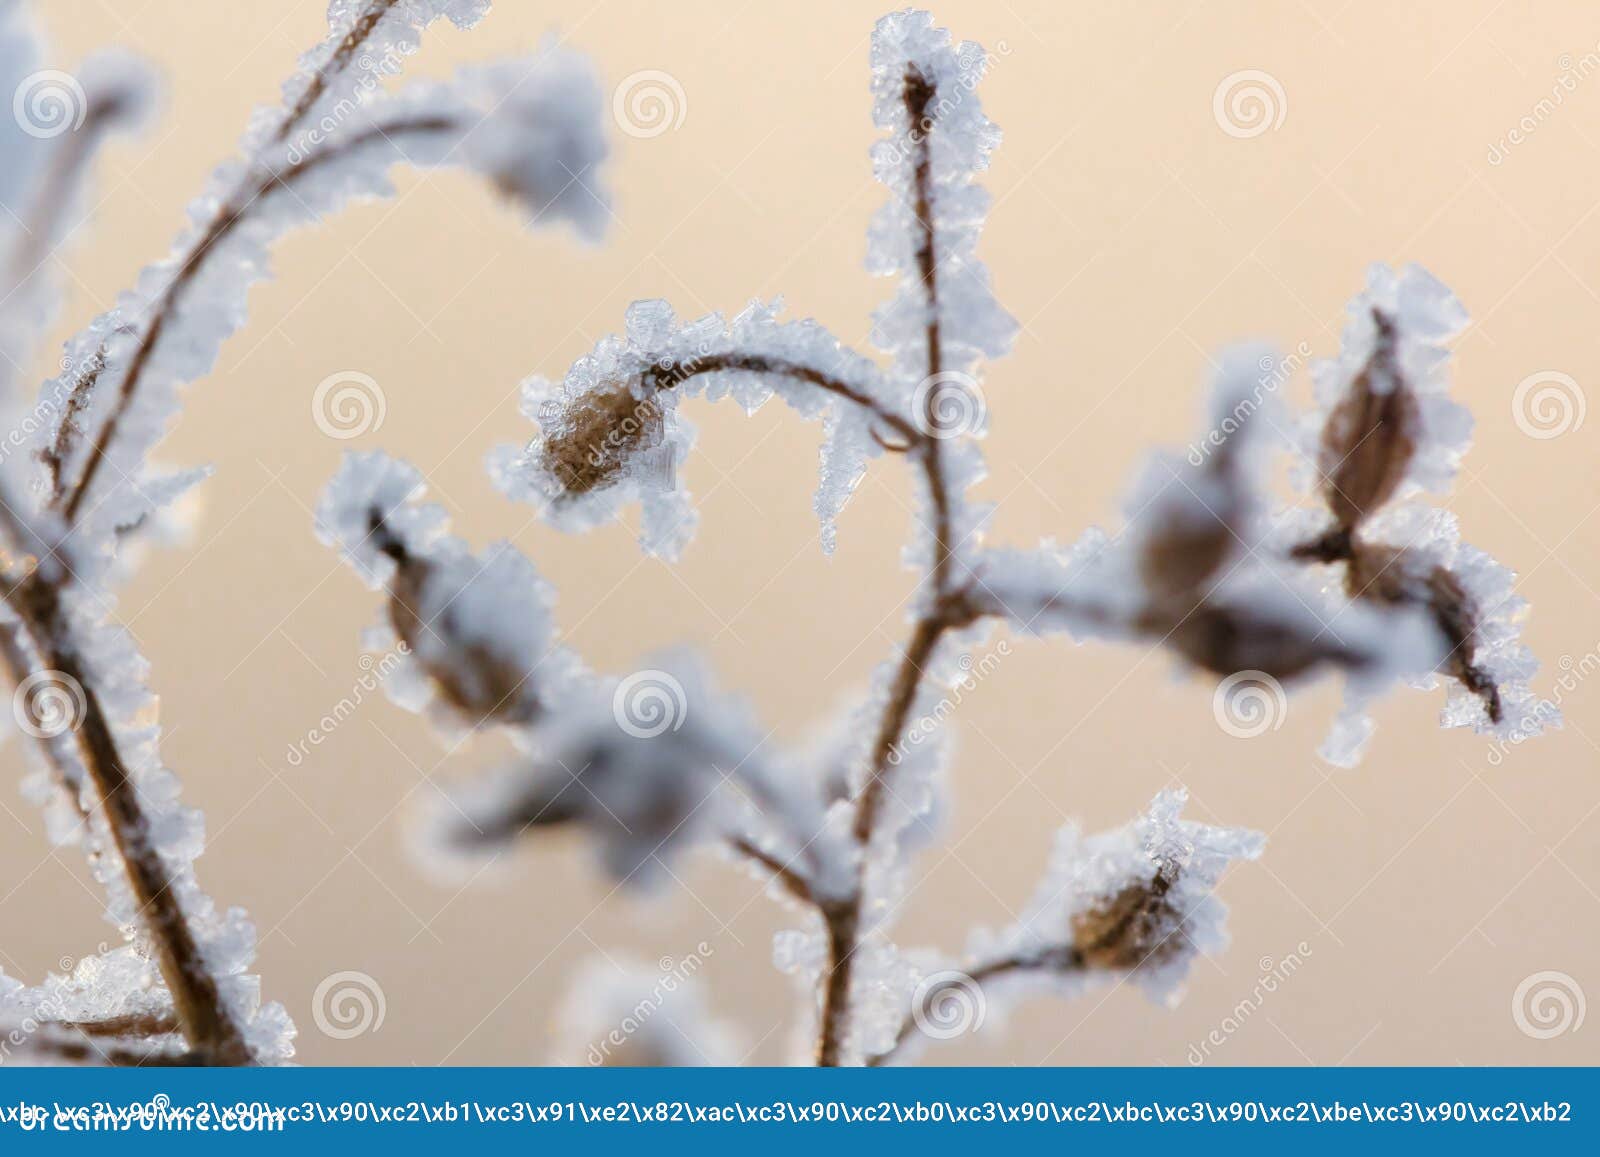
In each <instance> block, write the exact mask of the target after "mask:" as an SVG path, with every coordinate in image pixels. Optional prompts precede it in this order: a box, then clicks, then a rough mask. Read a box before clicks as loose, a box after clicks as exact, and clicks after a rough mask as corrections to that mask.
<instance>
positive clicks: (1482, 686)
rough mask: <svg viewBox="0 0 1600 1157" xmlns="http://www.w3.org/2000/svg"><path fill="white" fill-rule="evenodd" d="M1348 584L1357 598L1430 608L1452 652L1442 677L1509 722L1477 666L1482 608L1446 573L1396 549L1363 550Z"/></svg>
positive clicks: (1494, 717) (1355, 555)
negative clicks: (1453, 682) (1457, 681)
mask: <svg viewBox="0 0 1600 1157" xmlns="http://www.w3.org/2000/svg"><path fill="white" fill-rule="evenodd" d="M1345 583H1346V587H1347V589H1348V591H1349V593H1350V596H1351V597H1352V598H1364V599H1371V600H1374V601H1378V602H1385V603H1391V604H1405V605H1410V606H1418V607H1426V608H1427V610H1428V613H1429V615H1431V616H1432V618H1433V621H1434V624H1435V625H1436V626H1437V627H1438V628H1439V633H1440V634H1441V635H1443V636H1444V642H1445V646H1446V647H1447V648H1448V650H1447V651H1446V653H1445V654H1444V656H1443V657H1442V658H1441V660H1440V661H1439V665H1438V668H1437V669H1438V671H1439V673H1440V674H1442V675H1449V676H1450V677H1451V678H1454V679H1459V680H1460V681H1461V683H1462V684H1463V685H1464V686H1465V687H1466V688H1467V689H1468V690H1469V691H1471V692H1472V693H1473V694H1474V695H1476V696H1478V698H1479V699H1481V700H1482V701H1483V709H1484V713H1485V714H1486V715H1488V717H1489V721H1490V722H1491V723H1500V722H1502V721H1503V720H1504V716H1505V709H1504V705H1503V704H1502V703H1501V700H1500V689H1499V687H1497V686H1495V682H1494V680H1493V679H1492V678H1491V677H1490V675H1489V673H1488V672H1487V671H1485V670H1484V669H1483V668H1482V667H1480V666H1478V664H1477V633H1478V628H1477V624H1478V619H1479V610H1478V606H1477V604H1476V602H1475V601H1474V600H1473V598H1472V596H1471V595H1470V594H1468V593H1467V590H1466V588H1465V587H1463V586H1462V585H1461V581H1460V580H1459V579H1458V578H1456V576H1455V575H1453V574H1451V573H1450V571H1449V570H1448V569H1447V568H1445V567H1442V566H1433V565H1431V564H1429V565H1427V566H1419V565H1417V564H1415V563H1414V562H1412V560H1411V556H1410V555H1409V554H1408V553H1407V552H1406V551H1403V550H1400V549H1398V548H1396V547H1388V546H1367V545H1364V544H1363V545H1357V546H1356V547H1355V548H1354V550H1353V551H1352V553H1351V558H1350V566H1349V570H1348V571H1347V572H1346V575H1345Z"/></svg>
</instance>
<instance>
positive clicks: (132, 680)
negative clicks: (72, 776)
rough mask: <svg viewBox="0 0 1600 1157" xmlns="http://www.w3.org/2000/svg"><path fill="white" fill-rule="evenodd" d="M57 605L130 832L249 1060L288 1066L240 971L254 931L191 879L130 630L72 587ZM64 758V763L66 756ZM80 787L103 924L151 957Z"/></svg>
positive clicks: (144, 667)
mask: <svg viewBox="0 0 1600 1157" xmlns="http://www.w3.org/2000/svg"><path fill="white" fill-rule="evenodd" d="M62 600H63V606H64V609H65V612H66V615H67V619H68V624H69V634H70V637H71V638H72V639H73V640H74V641H75V646H76V648H77V650H78V653H79V654H80V656H81V658H82V660H83V664H84V668H85V673H86V675H87V676H88V679H89V681H90V682H91V683H92V685H93V686H94V688H95V690H96V693H97V695H98V698H99V702H100V704H101V706H102V707H103V709H104V710H105V712H106V715H107V719H108V722H109V723H110V725H111V728H112V732H113V735H114V738H115V741H116V744H117V751H118V753H119V755H120V757H121V760H122V764H123V768H124V770H125V772H126V774H127V776H128V781H129V784H128V788H127V790H130V791H134V792H137V794H138V798H139V803H140V809H141V811H142V813H143V815H144V818H145V827H144V829H143V830H142V831H141V832H136V833H133V834H134V836H135V838H142V839H144V840H146V841H148V843H149V844H150V845H151V846H153V847H154V848H155V849H156V850H157V851H158V852H159V854H160V857H161V860H162V862H163V863H164V865H165V866H166V870H167V872H168V875H169V878H170V883H169V891H170V892H171V893H172V894H173V895H174V896H176V897H177V899H178V901H179V903H180V904H181V905H182V908H183V911H184V914H185V916H186V917H187V919H188V923H189V927H190V928H191V930H192V931H193V933H194V937H195V940H196V943H197V944H198V945H199V948H200V951H201V954H202V956H203V957H204V960H205V963H206V965H207V966H208V967H209V968H210V970H211V972H212V974H213V975H214V977H215V978H216V982H217V987H218V989H219V991H220V992H221V995H222V998H223V1000H224V1002H225V1003H226V1004H227V1006H228V1008H229V1009H230V1010H231V1012H232V1014H233V1016H234V1018H235V1020H236V1022H237V1023H238V1024H239V1025H240V1026H241V1028H242V1029H243V1030H244V1035H245V1039H246V1042H247V1043H248V1044H249V1046H250V1047H251V1049H252V1051H253V1052H254V1054H255V1056H256V1058H257V1060H258V1061H260V1062H261V1063H266V1064H271V1063H276V1062H280V1061H284V1060H287V1059H288V1058H289V1057H290V1056H292V1055H293V1052H294V1050H293V1047H292V1044H291V1042H292V1040H293V1037H294V1026H293V1024H291V1023H290V1021H289V1018H288V1014H287V1013H286V1012H285V1011H284V1009H283V1007H282V1006H281V1005H279V1004H277V1003H271V1004H266V1005H263V1004H262V1003H261V992H260V981H259V980H258V979H257V978H256V977H254V976H251V975H247V974H246V972H245V970H246V969H247V968H248V967H249V965H250V964H251V962H252V961H253V960H254V958H255V930H254V928H253V927H252V926H251V924H250V921H249V919H248V918H247V917H246V915H245V913H244V912H243V910H242V909H239V908H229V909H227V910H225V911H223V910H219V909H218V908H217V907H216V905H215V904H214V903H213V902H212V900H211V898H210V897H209V896H208V895H206V893H205V892H203V891H202V890H201V888H200V885H199V883H198V881H197V879H196V877H195V871H194V861H195V860H196V858H198V856H199V855H200V853H201V851H202V850H203V848H204V844H205V831H204V828H205V825H204V822H203V820H202V818H201V816H200V813H199V812H197V811H195V810H194V809H192V808H187V807H184V806H183V805H182V803H181V802H180V800H179V784H178V779H177V777H176V776H175V775H174V774H173V773H172V772H171V771H169V770H167V768H166V767H165V766H163V764H162V762H161V759H160V754H159V751H158V750H157V744H158V741H159V739H160V734H161V731H160V726H159V724H158V717H159V712H158V709H157V702H156V699H155V696H154V695H152V694H151V693H150V691H149V689H148V685H147V676H148V670H149V665H148V663H146V661H145V659H144V657H143V656H142V655H140V654H139V653H138V651H137V650H136V649H135V648H134V646H133V642H132V639H131V637H130V636H129V635H128V633H127V632H126V631H124V630H122V629H121V628H120V627H117V626H115V625H113V624H112V623H110V622H109V621H108V620H107V619H106V618H105V615H107V614H108V613H109V612H110V609H111V608H110V607H109V606H106V605H104V604H101V605H92V603H91V600H90V598H89V597H88V596H87V595H86V594H83V593H80V592H77V591H75V590H72V589H68V590H67V591H65V592H64V593H63V595H62ZM67 758H68V761H69V763H70V760H71V757H70V756H68V757H67ZM78 782H79V783H80V784H82V785H83V786H82V790H81V799H80V805H81V806H82V807H83V809H84V810H85V811H86V812H87V813H88V815H89V825H88V830H87V831H86V832H85V833H84V840H85V842H86V843H87V844H88V850H89V851H90V852H91V857H90V864H91V868H92V870H93V872H94V875H95V877H96V879H97V880H99V881H100V883H101V884H102V886H103V887H104V888H105V889H106V892H107V896H108V900H107V910H106V916H107V919H108V920H110V921H111V923H112V924H114V925H116V926H117V927H119V928H120V929H122V931H123V934H124V935H125V936H129V937H130V938H132V939H133V940H134V942H135V943H136V944H139V945H141V949H140V951H141V952H142V953H143V954H145V955H149V954H150V947H149V945H148V943H146V938H145V936H144V934H143V932H142V931H141V930H140V925H139V919H138V913H137V911H136V906H135V903H134V899H133V896H132V894H131V892H130V891H129V888H128V883H127V878H126V875H125V869H124V867H123V864H122V861H121V858H120V857H119V856H118V855H117V853H116V848H115V843H114V842H113V840H112V838H111V834H110V832H109V830H108V829H107V827H106V820H105V814H104V811H103V809H102V808H100V807H99V800H98V797H97V794H96V793H95V791H94V789H93V788H92V786H89V785H88V782H87V779H86V777H83V776H82V774H81V772H80V773H79V779H78Z"/></svg>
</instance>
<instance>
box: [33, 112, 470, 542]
mask: <svg viewBox="0 0 1600 1157" xmlns="http://www.w3.org/2000/svg"><path fill="white" fill-rule="evenodd" d="M459 127H460V126H459V125H458V123H457V122H456V121H455V120H454V119H453V118H451V117H447V116H423V117H414V118H408V119H406V120H397V121H391V122H389V123H387V124H383V125H374V126H372V127H371V128H367V129H363V130H362V131H361V132H359V133H356V134H354V135H352V136H351V138H350V139H349V140H347V141H344V142H342V143H341V144H339V145H337V146H333V147H329V148H327V149H324V150H322V151H321V152H318V153H313V154H311V155H310V156H308V157H305V158H303V159H302V160H301V161H300V162H299V163H298V164H296V165H294V166H293V167H292V168H290V169H288V170H287V171H284V172H281V173H280V172H276V171H274V172H270V173H266V174H257V175H256V176H255V178H254V180H253V183H247V184H246V185H245V186H244V188H243V190H242V191H241V192H240V193H239V194H238V195H236V196H235V197H234V198H232V199H230V200H228V201H226V202H224V204H223V205H222V207H221V208H219V209H218V210H217V212H216V214H215V215H214V216H213V217H212V218H211V221H210V223H209V224H207V226H206V228H205V229H204V230H203V231H202V232H201V234H200V236H199V238H198V239H197V240H196V241H195V243H194V245H193V246H192V247H191V248H190V250H189V252H188V253H187V254H186V255H185V256H184V258H183V260H182V262H181V263H180V264H179V266H178V270H177V272H176V273H174V274H173V275H172V279H171V280H170V281H168V282H167V284H166V286H165V287H164V288H163V289H162V291H161V293H160V294H159V295H158V296H157V298H156V300H155V303H154V304H153V305H152V307H151V310H150V315H149V320H148V321H147V322H146V323H145V325H144V328H143V330H142V332H141V333H140V336H139V341H138V344H137V345H136V346H135V347H134V350H133V353H132V355H131V356H130V358H129V361H128V368H127V370H126V371H125V372H124V373H123V374H122V378H121V381H120V383H119V385H118V389H117V397H116V401H115V402H114V403H113V405H112V408H111V412H110V413H109V414H107V415H106V420H105V422H104V423H103V424H102V425H101V427H100V430H99V433H98V434H97V435H96V437H95V441H94V444H93V446H92V447H91V448H90V450H89V453H88V458H87V459H86V460H85V462H84V464H83V470H82V473H81V474H80V475H79V477H78V480H77V482H76V484H74V485H73V486H72V487H71V488H70V489H68V488H65V487H64V486H63V485H62V484H61V483H59V482H58V484H57V486H56V488H55V490H54V492H53V493H52V495H51V501H50V505H51V506H52V508H53V509H56V510H59V511H60V512H61V513H62V515H63V516H64V517H65V518H66V520H67V521H68V522H69V523H71V522H76V521H77V519H78V516H79V514H80V513H81V511H82V508H83V503H84V500H85V499H86V498H87V497H88V494H89V490H90V487H91V486H93V484H94V480H95V476H96V474H98V473H99V470H100V464H101V462H103V461H104V460H105V458H106V455H107V452H108V451H109V449H110V447H111V445H112V443H113V442H114V441H115V440H116V437H117V433H118V430H119V429H120V427H121V424H122V421H123V419H124V417H126V415H127V412H128V409H129V407H130V406H131V405H132V404H133V399H134V396H135V395H136V394H137V393H138V390H139V384H140V382H141V380H142V378H143V375H144V371H145V368H146V367H147V366H148V364H149V362H150V358H151V356H152V354H153V353H154V352H155V349H156V346H157V345H158V344H159V342H160V341H161V337H162V334H163V333H164V332H165V330H166V327H167V324H168V322H169V321H170V320H171V319H172V317H173V316H174V315H175V314H176V312H177V305H178V303H179V301H180V300H181V298H182V296H183V293H184V291H185V290H186V289H188V287H189V286H190V285H191V284H193V282H194V280H195V278H196V276H197V275H198V274H199V272H200V270H201V269H202V268H204V266H205V262H206V259H207V258H208V257H209V256H210V255H211V254H212V252H213V251H214V250H215V249H216V247H217V245H218V244H219V243H220V242H222V241H223V240H225V239H226V238H227V237H228V236H229V234H231V233H232V232H233V231H234V229H235V228H236V227H237V226H238V225H239V223H240V222H241V221H242V220H244V219H245V217H246V216H247V215H248V214H249V212H250V210H251V209H252V208H253V207H254V206H255V205H256V203H257V202H258V201H259V200H261V199H262V198H263V197H266V196H268V195H269V194H270V193H272V192H273V191H274V190H275V189H278V188H280V187H281V188H283V189H289V188H292V187H293V185H294V184H295V183H296V182H297V181H299V180H301V179H303V178H304V177H305V175H306V174H307V173H311V172H316V171H318V170H320V169H323V168H325V167H326V166H328V165H329V164H332V163H335V162H337V161H339V160H342V159H344V158H346V157H349V156H352V155H354V154H355V153H357V152H359V151H361V150H362V149H365V148H367V147H369V146H371V145H374V144H377V143H379V142H391V143H392V142H394V141H396V140H398V139H401V138H404V137H409V136H421V135H429V134H433V133H439V132H448V131H450V130H452V129H456V128H459ZM97 376H98V375H97ZM90 385H91V386H92V383H90ZM81 387H82V383H81V382H80V383H79V384H78V385H76V386H74V390H73V393H74V394H77V393H78V392H79V390H80V388H81ZM67 404H68V407H69V408H70V407H71V406H72V404H73V403H72V400H71V399H70V398H69V400H68V403H67ZM59 452H60V451H59V448H58V453H59Z"/></svg>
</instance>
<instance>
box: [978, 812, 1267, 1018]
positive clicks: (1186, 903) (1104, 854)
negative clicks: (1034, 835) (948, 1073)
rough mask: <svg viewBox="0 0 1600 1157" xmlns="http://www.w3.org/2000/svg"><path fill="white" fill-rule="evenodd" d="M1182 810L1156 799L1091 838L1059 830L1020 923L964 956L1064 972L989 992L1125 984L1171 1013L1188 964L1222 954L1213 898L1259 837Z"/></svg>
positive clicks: (1034, 973)
mask: <svg viewBox="0 0 1600 1157" xmlns="http://www.w3.org/2000/svg"><path fill="white" fill-rule="evenodd" d="M1187 801H1188V793H1187V792H1185V791H1182V790H1176V791H1163V792H1161V793H1160V794H1159V795H1157V796H1156V797H1155V799H1154V800H1152V801H1151V803H1150V807H1149V808H1148V809H1147V810H1146V811H1145V812H1144V814H1143V815H1141V816H1139V817H1138V818H1137V819H1135V820H1134V821H1133V822H1132V823H1130V824H1128V825H1126V826H1124V827H1121V828H1117V829H1114V830H1112V831H1109V832H1101V833H1099V834H1096V835H1092V836H1086V835H1084V834H1083V833H1082V832H1081V831H1080V830H1079V829H1078V828H1077V826H1076V825H1073V824H1068V825H1067V826H1066V827H1064V828H1062V829H1061V831H1060V833H1059V834H1058V835H1057V837H1056V842H1055V846H1054V848H1053V849H1052V850H1051V853H1050V860H1049V865H1048V867H1047V868H1046V869H1045V875H1044V878H1043V879H1042V880H1041V881H1040V883H1039V885H1038V887H1037V888H1036V889H1035V891H1034V895H1033V898H1032V900H1031V901H1030V902H1029V903H1028V905H1027V907H1026V908H1025V909H1024V911H1023V914H1022V916H1021V918H1020V919H1018V921H1017V922H1016V923H1015V924H1014V925H1012V926H1011V927H1009V928H1007V929H1005V930H1003V931H1001V932H999V933H980V934H978V935H976V936H975V937H974V940H973V943H972V945H971V946H970V950H969V955H970V956H971V958H972V959H973V960H975V961H979V962H983V961H998V960H1011V959H1015V960H1021V961H1034V960H1043V961H1047V962H1048V961H1052V960H1059V959H1068V960H1071V961H1073V962H1074V963H1073V966H1072V967H1069V968H1060V967H1058V966H1054V965H1047V966H1045V967H1039V968H1022V969H1017V970H1015V971H1013V972H1008V973H1006V974H1004V975H1005V979H1004V980H1000V981H999V982H998V983H996V982H991V984H994V987H995V988H996V990H998V991H1000V992H1002V993H1003V992H1004V991H1005V990H1006V989H1007V988H1008V987H1010V985H1011V982H1012V980H1015V981H1017V982H1018V985H1019V986H1020V987H1022V988H1027V987H1029V986H1030V985H1031V986H1034V987H1037V986H1043V987H1046V988H1051V989H1057V990H1063V989H1064V990H1065V992H1066V994H1067V995H1072V994H1075V993H1076V992H1077V991H1080V990H1081V989H1082V987H1083V986H1084V985H1085V984H1086V983H1091V982H1093V981H1094V980H1096V979H1099V978H1104V977H1107V976H1119V975H1127V976H1129V977H1130V978H1131V980H1132V981H1133V983H1135V984H1137V985H1139V986H1140V987H1141V988H1143V989H1144V990H1145V991H1146V992H1147V993H1148V994H1149V995H1150V997H1151V999H1153V1000H1156V1001H1160V1002H1162V1003H1167V1004H1171V1003H1174V1002H1175V1001H1176V999H1177V998H1178V996H1179V995H1180V992H1181V985H1182V982H1183V979H1184V977H1185V976H1186V975H1187V973H1188V970H1189V966H1190V964H1191V963H1192V962H1193V960H1194V957H1195V955H1196V954H1197V953H1201V952H1205V953H1214V952H1219V951H1221V950H1222V949H1223V948H1225V947H1226V946H1227V943H1228V936H1227V931H1226V928H1225V924H1224V920H1225V917H1226V915H1227V906H1226V905H1225V904H1223V903H1222V901H1221V900H1219V899H1217V897H1216V895H1215V892H1216V888H1217V884H1218V882H1219V881H1220V880H1221V879H1222V876H1223V873H1224V872H1226V871H1227V869H1228V867H1229V865H1231V864H1233V863H1235V862H1237V861H1240V860H1254V859H1256V858H1257V857H1259V856H1260V854H1261V850H1262V848H1263V847H1264V846H1265V838H1264V837H1263V836H1262V835H1261V833H1259V832H1253V831H1248V830H1246V829H1243V828H1223V827H1214V826H1212V825H1209V824H1202V823H1195V822H1194V821H1192V820H1185V819H1183V818H1181V813H1182V811H1183V807H1184V804H1185V803H1186V802H1187ZM1061 949H1066V950H1068V951H1067V953H1066V954H1064V955H1063V954H1062V953H1061V952H1060V951H1059V950H1061Z"/></svg>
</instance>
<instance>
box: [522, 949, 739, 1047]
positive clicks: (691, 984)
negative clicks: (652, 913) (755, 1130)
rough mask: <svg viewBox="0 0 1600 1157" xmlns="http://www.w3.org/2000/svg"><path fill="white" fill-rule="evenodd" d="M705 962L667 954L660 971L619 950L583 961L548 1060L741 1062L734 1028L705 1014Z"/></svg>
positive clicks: (564, 1008) (566, 1003)
mask: <svg viewBox="0 0 1600 1157" xmlns="http://www.w3.org/2000/svg"><path fill="white" fill-rule="evenodd" d="M700 947H701V948H702V949H704V948H706V947H707V946H706V945H703V944H702V945H701V946H700ZM703 963H704V962H703V960H702V959H701V957H700V956H699V955H694V956H688V957H685V958H684V959H683V960H681V961H672V960H671V959H670V958H663V960H662V961H661V966H660V967H657V968H652V967H650V966H648V965H646V964H645V963H644V962H643V961H640V960H636V959H634V958H631V957H623V958H621V959H617V958H616V956H615V955H614V954H608V955H607V956H604V957H594V958H591V959H589V960H587V961H585V962H584V963H583V964H582V965H581V966H580V969H579V972H578V974H577V976H576V977H575V978H574V980H573V984H572V989H571V992H570V993H569V995H568V997H567V999H566V1002H565V1003H564V1005H563V1007H562V1010H561V1013H560V1019H559V1021H558V1024H557V1027H556V1045H555V1047H554V1049H553V1050H552V1052H551V1056H550V1062H551V1063H552V1064H558V1065H610V1066H624V1067H648V1068H656V1067H686V1068H689V1067H700V1066H704V1065H734V1064H738V1063H739V1056H740V1053H741V1051H742V1050H741V1048H740V1046H739V1041H738V1035H737V1033H736V1032H735V1030H734V1029H733V1027H732V1026H731V1025H729V1024H727V1023H725V1022H723V1021H719V1020H714V1019H712V1017H711V1016H710V1015H709V1014H708V1013H707V1011H706V1001H705V993H704V989H703V987H702V985H701V984H700V982H699V980H698V979H697V977H696V974H697V973H698V972H699V970H700V968H701V966H702V964H703Z"/></svg>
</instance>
